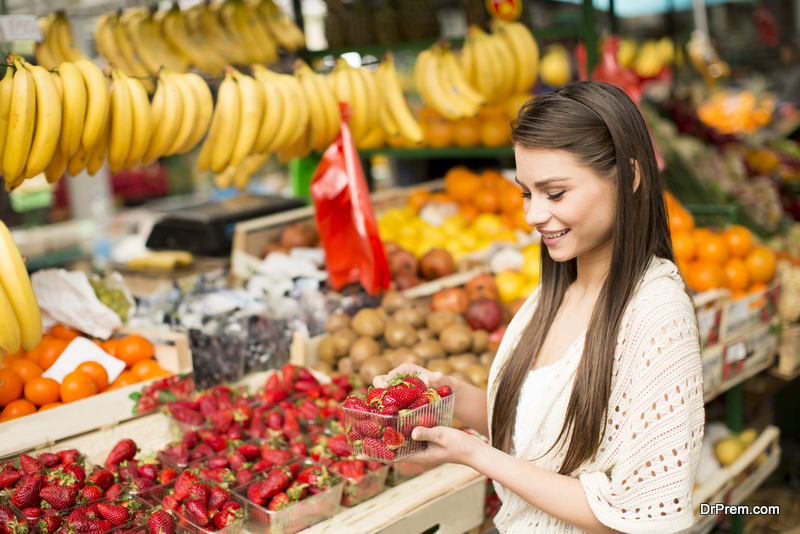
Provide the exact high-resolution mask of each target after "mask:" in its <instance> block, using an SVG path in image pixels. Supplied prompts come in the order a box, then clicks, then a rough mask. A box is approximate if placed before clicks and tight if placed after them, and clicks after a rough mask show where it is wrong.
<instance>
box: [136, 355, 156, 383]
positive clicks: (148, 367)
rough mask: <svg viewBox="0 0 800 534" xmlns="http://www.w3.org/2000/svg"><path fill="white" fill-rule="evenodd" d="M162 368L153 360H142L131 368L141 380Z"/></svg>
mask: <svg viewBox="0 0 800 534" xmlns="http://www.w3.org/2000/svg"><path fill="white" fill-rule="evenodd" d="M160 368H161V366H160V365H158V362H157V361H155V360H153V359H152V358H148V359H147V360H141V361H138V362H136V363H135V364H133V367H131V372H132V373H133V374H135V375H136V376H138V377H139V378H140V379H143V378H144V377H145V376H147V375H148V374H150V372H151V371H154V370H156V369H160Z"/></svg>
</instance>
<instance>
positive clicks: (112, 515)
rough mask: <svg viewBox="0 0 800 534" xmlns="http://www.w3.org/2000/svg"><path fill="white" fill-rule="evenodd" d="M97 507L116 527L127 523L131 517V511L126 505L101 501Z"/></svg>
mask: <svg viewBox="0 0 800 534" xmlns="http://www.w3.org/2000/svg"><path fill="white" fill-rule="evenodd" d="M97 509H98V510H99V511H100V515H101V516H102V517H103V519H105V520H106V521H110V522H111V524H112V525H114V526H115V527H118V526H121V525H123V524H125V523H127V522H128V520H129V519H130V517H131V514H130V512H129V511H128V509H127V508H125V507H124V506H118V505H115V504H105V503H99V504H98V505H97Z"/></svg>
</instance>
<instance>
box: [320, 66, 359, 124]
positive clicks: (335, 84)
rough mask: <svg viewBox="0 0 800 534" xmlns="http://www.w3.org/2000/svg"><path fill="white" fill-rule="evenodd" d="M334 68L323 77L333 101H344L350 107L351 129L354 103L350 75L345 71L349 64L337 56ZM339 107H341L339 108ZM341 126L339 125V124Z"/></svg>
mask: <svg viewBox="0 0 800 534" xmlns="http://www.w3.org/2000/svg"><path fill="white" fill-rule="evenodd" d="M336 63H337V65H336V69H335V70H334V71H333V72H332V73H330V74H328V75H327V76H325V77H324V78H323V79H324V80H326V81H327V82H328V84H327V85H328V88H329V89H330V91H331V93H332V94H333V98H334V101H335V102H336V103H337V106H338V103H339V102H344V103H346V104H347V105H348V106H349V108H350V113H351V116H350V120H351V122H350V123H349V124H350V129H351V131H352V129H353V128H352V124H353V123H352V118H353V115H352V114H353V113H354V112H355V107H356V105H355V104H354V101H353V88H352V86H351V84H350V77H349V76H348V75H347V71H346V70H345V69H349V68H350V66H349V65H348V64H347V61H345V60H344V59H341V58H339V60H337V62H336ZM340 109H341V108H340ZM340 127H341V126H340Z"/></svg>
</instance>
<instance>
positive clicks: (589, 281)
mask: <svg viewBox="0 0 800 534" xmlns="http://www.w3.org/2000/svg"><path fill="white" fill-rule="evenodd" d="M611 252H612V248H611V244H610V243H609V244H608V246H605V247H603V248H601V249H598V250H596V251H593V252H590V253H588V254H584V255H583V256H578V263H577V269H578V275H577V278H576V279H575V281H574V282H573V283H572V284H571V285H570V289H571V291H572V292H573V295H574V296H575V297H577V298H578V299H579V300H582V298H583V297H586V296H589V297H592V299H593V300H594V299H595V298H596V297H597V295H598V294H599V293H600V289H601V288H602V287H603V284H604V283H605V281H606V277H607V276H608V271H609V269H610V268H611Z"/></svg>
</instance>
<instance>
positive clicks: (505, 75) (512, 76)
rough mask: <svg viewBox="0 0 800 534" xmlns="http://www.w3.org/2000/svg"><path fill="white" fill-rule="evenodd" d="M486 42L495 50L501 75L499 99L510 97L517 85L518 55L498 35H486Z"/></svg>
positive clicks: (499, 78)
mask: <svg viewBox="0 0 800 534" xmlns="http://www.w3.org/2000/svg"><path fill="white" fill-rule="evenodd" d="M486 43H487V45H488V46H489V47H490V49H493V50H494V57H495V65H496V66H497V67H498V70H499V72H500V75H499V77H498V84H497V85H498V88H497V99H498V100H501V99H503V98H508V97H509V96H511V94H512V93H513V92H514V88H515V87H516V86H517V72H518V71H519V69H518V68H517V65H516V56H515V55H514V52H513V51H512V49H511V47H510V46H509V45H508V43H507V42H506V41H505V40H504V39H503V38H502V37H500V36H498V35H489V36H487V37H486Z"/></svg>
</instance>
